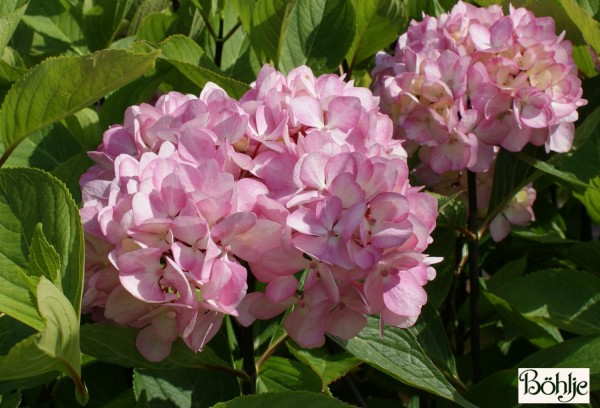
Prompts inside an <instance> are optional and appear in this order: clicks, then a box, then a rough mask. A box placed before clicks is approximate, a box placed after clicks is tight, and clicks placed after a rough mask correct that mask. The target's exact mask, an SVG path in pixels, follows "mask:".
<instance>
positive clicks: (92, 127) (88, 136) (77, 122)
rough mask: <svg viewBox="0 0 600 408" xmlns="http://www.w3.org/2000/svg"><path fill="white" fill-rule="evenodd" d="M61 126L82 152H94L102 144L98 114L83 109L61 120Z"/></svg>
mask: <svg viewBox="0 0 600 408" xmlns="http://www.w3.org/2000/svg"><path fill="white" fill-rule="evenodd" d="M62 125H63V126H64V127H65V129H67V130H68V131H69V133H70V134H71V136H73V139H75V140H76V141H77V142H79V145H80V146H81V148H82V149H83V150H84V151H88V150H95V149H96V148H97V147H98V145H99V144H100V143H102V129H101V128H100V119H99V117H98V113H97V112H96V111H95V110H93V109H90V108H85V109H82V110H80V111H79V112H75V114H73V115H71V116H67V117H66V118H65V119H63V120H62Z"/></svg>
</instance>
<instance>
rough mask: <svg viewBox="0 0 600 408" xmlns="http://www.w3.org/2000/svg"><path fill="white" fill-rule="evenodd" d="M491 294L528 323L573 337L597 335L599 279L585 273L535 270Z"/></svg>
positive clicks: (599, 332)
mask: <svg viewBox="0 0 600 408" xmlns="http://www.w3.org/2000/svg"><path fill="white" fill-rule="evenodd" d="M492 293H494V294H495V295H496V296H499V297H501V298H502V299H504V300H506V301H507V302H508V303H509V304H510V305H511V307H512V308H513V309H514V310H516V311H517V312H519V313H521V314H522V315H523V316H525V317H526V318H528V319H530V320H533V321H537V322H547V323H550V324H552V325H554V326H557V327H559V328H561V329H564V330H567V331H570V332H573V333H577V334H600V278H598V277H597V276H595V275H592V274H590V273H588V272H583V271H575V270H567V269H561V270H547V271H539V272H535V273H531V274H528V275H525V276H523V277H521V278H518V279H515V280H513V281H512V282H510V283H506V284H505V285H503V286H501V287H499V288H496V289H493V290H492Z"/></svg>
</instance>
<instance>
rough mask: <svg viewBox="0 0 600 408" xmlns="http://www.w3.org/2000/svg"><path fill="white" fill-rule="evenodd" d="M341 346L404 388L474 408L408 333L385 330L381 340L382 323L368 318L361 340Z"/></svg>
mask: <svg viewBox="0 0 600 408" xmlns="http://www.w3.org/2000/svg"><path fill="white" fill-rule="evenodd" d="M338 342H339V343H340V344H341V345H342V346H343V347H344V348H345V349H346V350H348V351H349V352H350V353H352V354H353V355H354V356H356V357H358V358H359V359H361V360H362V361H364V362H366V363H368V364H370V365H372V366H373V367H375V368H376V369H378V370H380V371H382V372H384V373H386V374H388V375H390V376H392V377H393V378H395V379H397V380H399V381H401V382H403V383H405V384H408V385H410V386H412V387H415V388H420V389H422V390H426V391H429V392H431V393H433V394H435V395H438V396H440V397H443V398H446V399H449V400H451V401H454V402H455V403H457V404H458V405H460V406H462V407H474V405H472V404H471V403H469V402H468V401H467V400H465V399H464V398H463V397H462V396H461V395H460V394H459V393H458V391H457V390H456V389H455V388H454V387H453V386H452V384H450V383H449V382H448V380H447V379H446V378H445V377H444V375H443V374H442V373H441V372H440V370H438V368H437V367H436V366H435V364H433V362H432V361H431V360H430V359H429V357H427V355H426V353H425V351H424V350H423V348H422V347H421V346H420V345H419V343H418V342H417V340H416V339H415V337H414V336H413V335H412V334H411V333H410V332H409V331H408V330H405V329H399V328H396V327H389V326H386V328H385V331H384V334H383V337H382V336H381V333H380V330H379V319H375V318H369V323H368V325H367V327H365V328H364V329H363V330H362V331H361V332H360V334H359V335H358V336H356V337H354V338H352V339H350V340H338Z"/></svg>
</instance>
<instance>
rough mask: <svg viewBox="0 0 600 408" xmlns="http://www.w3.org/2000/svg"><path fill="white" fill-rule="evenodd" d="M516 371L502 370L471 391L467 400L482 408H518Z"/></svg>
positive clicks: (479, 383) (476, 385)
mask: <svg viewBox="0 0 600 408" xmlns="http://www.w3.org/2000/svg"><path fill="white" fill-rule="evenodd" d="M517 377H518V372H517V370H516V369H511V370H502V371H498V372H495V373H494V374H492V375H490V376H488V377H486V378H484V379H483V380H482V381H480V382H478V383H477V384H475V385H474V386H473V388H471V389H470V390H469V392H468V393H467V398H468V399H469V401H471V402H473V403H475V404H477V405H478V406H480V407H486V406H487V407H489V406H492V405H493V406H494V408H512V407H515V406H518V402H517V396H518V388H517Z"/></svg>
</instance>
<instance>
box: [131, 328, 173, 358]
mask: <svg viewBox="0 0 600 408" xmlns="http://www.w3.org/2000/svg"><path fill="white" fill-rule="evenodd" d="M172 343H173V342H172V341H165V340H163V339H162V338H161V337H160V336H159V335H158V332H157V328H155V327H154V326H153V325H149V326H146V327H145V328H143V329H142V330H141V331H140V332H139V333H138V335H137V337H136V339H135V346H136V347H137V349H138V350H139V352H140V353H141V354H142V355H143V356H144V358H145V359H146V360H149V361H153V362H155V363H158V362H160V361H162V360H164V359H165V358H167V357H168V356H169V354H171V345H172Z"/></svg>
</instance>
